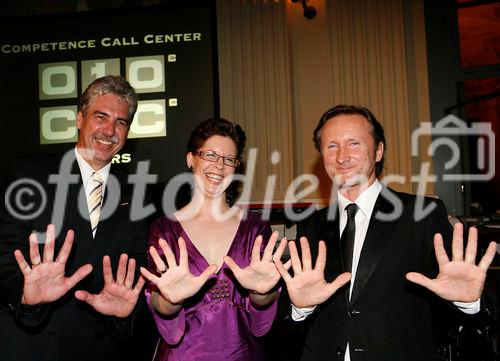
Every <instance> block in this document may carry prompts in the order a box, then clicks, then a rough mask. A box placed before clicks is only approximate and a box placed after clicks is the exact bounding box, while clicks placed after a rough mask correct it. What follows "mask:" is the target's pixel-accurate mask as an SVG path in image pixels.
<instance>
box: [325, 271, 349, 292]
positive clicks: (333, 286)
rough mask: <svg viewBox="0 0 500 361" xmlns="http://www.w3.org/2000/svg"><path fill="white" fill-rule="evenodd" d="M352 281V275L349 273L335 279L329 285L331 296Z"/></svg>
mask: <svg viewBox="0 0 500 361" xmlns="http://www.w3.org/2000/svg"><path fill="white" fill-rule="evenodd" d="M350 280H351V274H350V273H349V272H344V273H342V274H341V275H339V276H338V277H337V278H335V279H334V280H333V281H332V282H331V283H329V284H328V285H327V287H328V292H329V294H330V296H331V295H333V294H334V293H335V292H337V290H338V289H339V288H341V287H343V286H344V285H345V284H347V283H348V282H349V281H350Z"/></svg>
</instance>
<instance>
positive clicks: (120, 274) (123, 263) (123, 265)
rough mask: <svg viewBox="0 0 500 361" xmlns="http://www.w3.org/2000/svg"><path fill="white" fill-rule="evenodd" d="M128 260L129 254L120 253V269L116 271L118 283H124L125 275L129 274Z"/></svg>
mask: <svg viewBox="0 0 500 361" xmlns="http://www.w3.org/2000/svg"><path fill="white" fill-rule="evenodd" d="M127 261H128V255H127V254H125V253H122V254H121V255H120V260H119V261H118V270H117V271H116V281H115V282H116V283H117V284H119V285H122V284H123V282H125V276H126V274H127Z"/></svg>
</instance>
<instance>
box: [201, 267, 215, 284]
mask: <svg viewBox="0 0 500 361" xmlns="http://www.w3.org/2000/svg"><path fill="white" fill-rule="evenodd" d="M215 271H217V266H216V265H214V264H212V265H210V266H208V267H207V268H205V270H204V271H203V272H202V273H201V274H200V275H199V276H198V277H196V279H197V280H198V282H199V283H200V284H201V285H204V284H205V282H207V280H208V279H209V278H210V276H212V275H213V274H214V273H215Z"/></svg>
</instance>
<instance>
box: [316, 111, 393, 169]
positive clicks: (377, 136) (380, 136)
mask: <svg viewBox="0 0 500 361" xmlns="http://www.w3.org/2000/svg"><path fill="white" fill-rule="evenodd" d="M353 114H354V115H356V114H357V115H361V116H362V117H364V118H365V119H366V120H367V121H368V123H370V125H371V129H372V131H371V134H372V136H373V140H374V141H375V149H376V147H377V146H378V144H379V143H382V144H383V146H384V152H383V153H382V158H381V159H380V160H379V161H378V162H377V163H375V175H376V176H377V177H378V176H380V174H381V173H382V170H383V169H384V157H385V149H386V144H385V136H384V128H383V127H382V125H381V124H380V123H379V121H378V120H377V118H375V115H373V113H372V112H370V111H369V110H368V109H367V108H365V107H360V106H355V105H337V106H334V107H333V108H330V109H328V110H327V111H326V112H325V113H324V114H323V115H322V116H321V118H320V119H319V122H318V125H317V126H316V129H314V132H313V141H314V147H315V148H316V150H317V151H318V152H320V153H321V130H322V129H323V127H324V126H325V124H326V123H327V122H328V121H329V120H330V119H332V118H334V117H336V116H338V115H353Z"/></svg>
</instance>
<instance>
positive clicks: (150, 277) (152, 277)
mask: <svg viewBox="0 0 500 361" xmlns="http://www.w3.org/2000/svg"><path fill="white" fill-rule="evenodd" d="M140 271H141V275H142V276H143V277H144V278H146V279H147V280H148V281H150V282H153V283H154V284H158V281H160V277H158V276H157V275H154V274H152V273H151V272H149V271H148V270H147V269H146V268H144V267H141V268H140Z"/></svg>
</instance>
